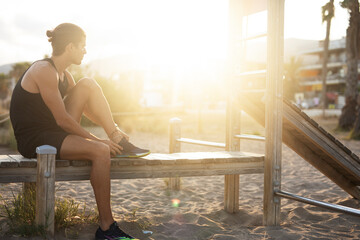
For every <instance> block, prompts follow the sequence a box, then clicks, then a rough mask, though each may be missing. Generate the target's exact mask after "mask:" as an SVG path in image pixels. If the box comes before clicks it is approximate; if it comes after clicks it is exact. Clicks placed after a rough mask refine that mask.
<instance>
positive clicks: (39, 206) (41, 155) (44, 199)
mask: <svg viewBox="0 0 360 240" xmlns="http://www.w3.org/2000/svg"><path fill="white" fill-rule="evenodd" d="M36 153H37V181H36V218H35V221H36V224H38V225H42V226H45V228H46V231H47V235H48V237H49V238H53V237H54V220H55V155H56V148H54V147H52V146H49V145H43V146H40V147H37V148H36Z"/></svg>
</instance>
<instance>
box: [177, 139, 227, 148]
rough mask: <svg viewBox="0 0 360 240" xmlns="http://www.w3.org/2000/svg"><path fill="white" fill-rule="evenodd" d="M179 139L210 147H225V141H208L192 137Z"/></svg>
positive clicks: (183, 141)
mask: <svg viewBox="0 0 360 240" xmlns="http://www.w3.org/2000/svg"><path fill="white" fill-rule="evenodd" d="M177 141H178V142H182V143H189V144H196V145H202V146H208V147H217V148H225V143H217V142H208V141H202V140H195V139H190V138H179V139H177Z"/></svg>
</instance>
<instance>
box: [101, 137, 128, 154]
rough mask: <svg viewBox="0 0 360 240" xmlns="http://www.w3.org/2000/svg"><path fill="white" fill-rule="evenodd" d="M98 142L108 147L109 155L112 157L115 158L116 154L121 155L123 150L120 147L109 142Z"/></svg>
mask: <svg viewBox="0 0 360 240" xmlns="http://www.w3.org/2000/svg"><path fill="white" fill-rule="evenodd" d="M100 142H102V143H105V144H106V145H108V146H109V147H110V153H111V156H112V157H114V156H116V155H117V154H121V150H123V148H122V147H121V146H120V145H118V144H117V143H114V142H113V141H111V140H100Z"/></svg>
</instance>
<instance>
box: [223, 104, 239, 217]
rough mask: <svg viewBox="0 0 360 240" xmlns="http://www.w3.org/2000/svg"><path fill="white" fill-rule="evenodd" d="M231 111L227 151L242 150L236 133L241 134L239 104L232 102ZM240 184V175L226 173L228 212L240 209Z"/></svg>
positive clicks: (225, 207) (225, 199) (225, 205)
mask: <svg viewBox="0 0 360 240" xmlns="http://www.w3.org/2000/svg"><path fill="white" fill-rule="evenodd" d="M229 104H230V111H229V112H228V115H227V118H228V138H229V139H228V141H227V143H228V144H227V145H226V150H227V151H240V139H238V138H235V135H237V134H240V118H239V111H238V109H237V106H236V105H235V104H233V102H230V103H229ZM239 185H240V175H239V174H236V175H225V187H224V210H225V211H226V212H228V213H235V212H238V211H239V191H240V189H239Z"/></svg>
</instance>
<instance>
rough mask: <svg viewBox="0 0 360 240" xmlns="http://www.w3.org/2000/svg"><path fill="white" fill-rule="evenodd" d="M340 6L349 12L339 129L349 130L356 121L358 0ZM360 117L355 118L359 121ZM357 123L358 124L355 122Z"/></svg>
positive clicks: (359, 18) (359, 19)
mask: <svg viewBox="0 0 360 240" xmlns="http://www.w3.org/2000/svg"><path fill="white" fill-rule="evenodd" d="M340 5H341V7H343V8H346V9H348V12H349V14H350V17H349V26H348V28H347V30H346V65H347V74H346V89H345V106H344V107H343V109H342V111H341V116H340V118H339V125H338V128H339V129H343V130H350V129H352V128H353V126H354V123H355V121H356V110H357V105H358V104H357V97H358V51H359V26H360V12H359V2H358V0H344V1H342V2H341V3H340ZM359 120H360V119H357V121H358V122H359ZM357 125H359V124H357Z"/></svg>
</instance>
